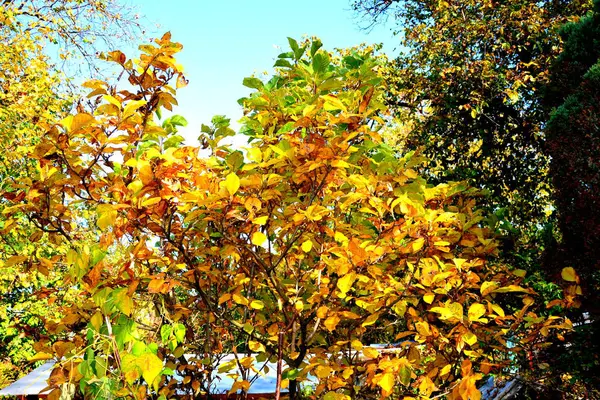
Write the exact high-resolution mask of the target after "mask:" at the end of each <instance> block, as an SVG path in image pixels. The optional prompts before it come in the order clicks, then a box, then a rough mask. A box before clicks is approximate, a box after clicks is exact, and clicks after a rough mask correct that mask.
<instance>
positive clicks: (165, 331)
mask: <svg viewBox="0 0 600 400" xmlns="http://www.w3.org/2000/svg"><path fill="white" fill-rule="evenodd" d="M171 332H173V327H172V326H171V325H166V324H165V325H163V326H161V327H160V338H161V339H162V341H163V342H164V343H167V342H168V341H169V338H170V337H171Z"/></svg>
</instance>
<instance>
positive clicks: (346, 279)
mask: <svg viewBox="0 0 600 400" xmlns="http://www.w3.org/2000/svg"><path fill="white" fill-rule="evenodd" d="M355 280H356V274H355V273H354V272H350V273H348V274H346V275H344V276H342V277H341V278H340V279H338V281H337V288H338V289H339V290H340V292H342V294H344V295H345V294H346V293H348V291H349V290H350V288H352V284H353V283H354V281H355Z"/></svg>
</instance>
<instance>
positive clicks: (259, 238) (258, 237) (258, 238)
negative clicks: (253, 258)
mask: <svg viewBox="0 0 600 400" xmlns="http://www.w3.org/2000/svg"><path fill="white" fill-rule="evenodd" d="M266 240H267V236H266V235H265V234H264V233H262V232H258V231H257V232H254V233H253V234H252V244H253V245H255V246H261V245H262V244H263V243H264V242H265V241H266Z"/></svg>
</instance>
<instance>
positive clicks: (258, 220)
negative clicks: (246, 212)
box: [252, 215, 269, 225]
mask: <svg viewBox="0 0 600 400" xmlns="http://www.w3.org/2000/svg"><path fill="white" fill-rule="evenodd" d="M268 219H269V217H268V216H267V215H263V216H262V217H256V218H254V219H253V220H252V223H253V224H256V225H264V224H266V223H267V220H268Z"/></svg>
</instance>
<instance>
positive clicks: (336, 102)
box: [321, 94, 347, 111]
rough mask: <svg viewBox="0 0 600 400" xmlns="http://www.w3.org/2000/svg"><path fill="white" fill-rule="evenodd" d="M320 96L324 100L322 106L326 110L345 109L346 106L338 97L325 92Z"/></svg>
mask: <svg viewBox="0 0 600 400" xmlns="http://www.w3.org/2000/svg"><path fill="white" fill-rule="evenodd" d="M321 98H322V99H323V100H325V104H324V105H323V108H324V109H325V110H326V111H331V110H342V111H347V109H346V106H345V105H344V103H342V102H341V101H340V99H338V98H337V97H335V96H332V95H330V94H326V95H324V96H321Z"/></svg>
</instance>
